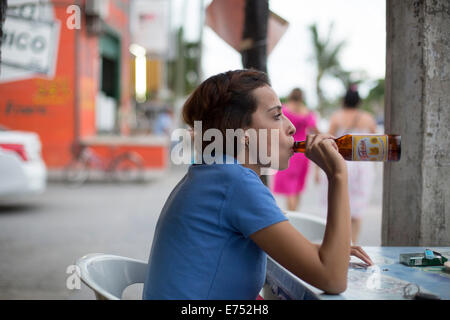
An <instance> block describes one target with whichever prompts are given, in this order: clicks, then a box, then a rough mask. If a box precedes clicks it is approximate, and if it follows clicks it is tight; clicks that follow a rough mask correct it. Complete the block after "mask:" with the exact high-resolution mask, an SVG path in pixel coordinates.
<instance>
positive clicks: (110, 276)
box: [76, 253, 147, 300]
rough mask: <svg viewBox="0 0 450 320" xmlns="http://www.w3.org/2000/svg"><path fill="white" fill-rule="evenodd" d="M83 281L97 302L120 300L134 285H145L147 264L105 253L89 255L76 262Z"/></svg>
mask: <svg viewBox="0 0 450 320" xmlns="http://www.w3.org/2000/svg"><path fill="white" fill-rule="evenodd" d="M76 265H77V266H78V267H79V268H80V273H81V275H80V276H81V281H83V283H84V284H86V285H87V286H88V287H89V288H91V289H92V290H93V291H94V293H95V297H96V298H97V300H120V299H121V298H122V293H123V291H124V290H125V289H126V288H127V287H129V286H130V285H132V284H135V283H144V281H145V276H146V272H147V262H144V261H140V260H136V259H131V258H126V257H121V256H115V255H110V254H103V253H92V254H88V255H86V256H84V257H82V258H80V259H78V261H77V262H76Z"/></svg>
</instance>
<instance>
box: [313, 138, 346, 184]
mask: <svg viewBox="0 0 450 320" xmlns="http://www.w3.org/2000/svg"><path fill="white" fill-rule="evenodd" d="M334 139H336V137H334V136H332V135H330V134H327V133H324V134H317V135H308V136H307V137H306V151H305V155H306V157H307V158H309V159H310V160H311V161H313V162H314V163H315V164H317V165H318V166H319V167H320V168H321V169H322V170H323V171H325V173H326V175H327V177H328V179H330V178H332V177H334V176H337V175H343V174H344V175H346V174H347V165H346V163H345V160H344V158H343V157H342V155H341V154H340V153H339V152H338V146H337V145H336V142H335V141H334Z"/></svg>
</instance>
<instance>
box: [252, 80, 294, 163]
mask: <svg viewBox="0 0 450 320" xmlns="http://www.w3.org/2000/svg"><path fill="white" fill-rule="evenodd" d="M252 93H253V95H254V97H255V98H256V101H257V109H256V111H255V112H254V113H253V114H252V124H251V128H254V129H255V130H256V131H257V132H258V146H259V145H260V142H259V140H260V138H261V136H260V135H262V136H265V135H266V139H265V140H266V141H267V144H266V143H264V144H263V146H262V147H263V148H264V147H266V148H267V149H266V150H263V149H262V148H259V147H258V164H261V165H262V166H263V167H271V168H273V169H276V170H284V169H286V168H287V167H288V166H289V159H290V157H291V156H292V155H293V154H294V152H293V150H292V147H293V144H294V137H293V135H294V133H295V127H294V125H293V124H292V122H291V121H290V120H289V119H288V118H286V116H285V115H284V114H283V113H282V111H281V102H280V99H278V96H277V95H276V93H275V91H273V89H272V88H271V87H269V86H264V87H260V88H257V89H255V90H253V92H252ZM261 129H266V130H265V131H266V133H265V132H264V130H261ZM276 131H278V138H277V139H275V140H273V139H274V138H275V137H276V135H274V136H273V137H274V138H272V135H273V134H275V133H276ZM272 140H273V141H272ZM261 152H262V153H261ZM261 155H262V157H266V156H268V157H269V158H270V159H272V160H273V159H277V163H273V162H274V161H271V163H269V164H266V163H267V161H261V160H262V159H261Z"/></svg>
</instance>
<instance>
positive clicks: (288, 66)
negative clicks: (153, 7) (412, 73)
mask: <svg viewBox="0 0 450 320" xmlns="http://www.w3.org/2000/svg"><path fill="white" fill-rule="evenodd" d="M205 1H206V2H205V5H206V6H207V5H208V4H209V3H210V2H211V1H210V0H205ZM269 7H270V10H271V11H273V12H275V13H276V14H278V15H279V16H281V17H282V18H284V19H285V20H287V21H288V22H289V24H290V25H289V28H288V30H287V31H286V33H285V34H284V36H283V38H281V40H280V42H279V43H278V44H277V46H276V47H275V49H274V50H273V51H272V53H271V54H270V56H269V57H268V65H267V67H268V73H269V76H270V79H271V82H272V87H273V88H274V90H275V92H276V93H277V94H278V95H279V96H286V95H287V94H288V93H289V92H290V90H291V89H292V88H294V87H300V88H302V89H303V90H304V93H305V97H306V102H307V104H308V105H309V106H310V107H312V108H314V107H315V104H316V103H317V99H316V96H315V68H314V65H313V63H312V62H311V59H310V58H311V56H312V55H313V47H312V40H311V36H310V33H309V31H308V26H309V25H310V24H312V23H317V24H318V26H319V34H320V35H321V36H322V37H325V36H326V35H327V32H328V27H329V25H330V23H331V22H334V27H333V33H332V35H333V37H332V39H333V40H334V41H336V42H339V41H342V40H345V41H346V46H345V47H344V48H343V50H342V52H341V55H340V61H341V64H342V66H343V67H344V68H345V69H347V70H349V71H365V72H366V73H367V76H368V78H369V79H378V78H384V74H385V52H386V21H385V20H386V18H385V17H386V7H385V0H314V1H311V0H271V1H269ZM192 14H194V13H192ZM191 21H192V20H191ZM202 54H203V57H202V58H203V61H202V67H203V78H204V79H206V78H207V77H209V76H212V75H214V74H217V73H220V72H224V71H227V70H233V69H239V68H242V63H241V57H240V54H239V53H238V52H237V51H235V50H234V49H233V48H231V47H230V46H229V45H228V44H227V43H225V42H224V41H223V40H222V39H220V38H219V37H218V36H217V35H216V33H215V32H214V31H212V30H211V29H210V28H209V27H207V26H205V28H204V30H203V53H202ZM323 89H324V91H325V94H326V95H327V96H329V97H339V96H340V95H342V94H343V93H344V91H345V90H344V88H343V87H342V85H341V84H340V83H339V82H337V81H333V80H330V79H328V80H327V79H326V81H324V82H323ZM369 89H370V85H369V84H367V85H365V86H364V85H362V86H360V93H361V95H362V96H363V97H364V96H365V95H367V93H368V90H369Z"/></svg>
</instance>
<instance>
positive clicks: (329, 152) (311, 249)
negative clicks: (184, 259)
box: [250, 134, 351, 294]
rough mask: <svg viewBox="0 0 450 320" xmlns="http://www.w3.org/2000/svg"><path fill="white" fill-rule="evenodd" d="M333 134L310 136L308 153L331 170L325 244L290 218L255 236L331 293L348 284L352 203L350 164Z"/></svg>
mask: <svg viewBox="0 0 450 320" xmlns="http://www.w3.org/2000/svg"><path fill="white" fill-rule="evenodd" d="M332 138H334V137H331V136H330V135H325V134H323V135H316V136H308V138H307V147H306V155H307V156H308V158H310V159H311V160H313V161H314V162H315V163H316V164H317V165H318V166H319V167H320V168H322V169H323V170H324V171H325V173H326V174H327V177H328V181H329V187H328V217H327V225H326V228H325V235H324V239H323V242H322V245H321V246H320V247H319V246H317V245H314V244H313V243H311V242H310V241H309V240H307V239H306V238H305V237H304V236H303V235H302V234H301V233H300V232H298V231H297V230H296V229H295V228H294V227H293V226H292V225H291V224H290V223H289V222H288V221H283V222H280V223H277V224H274V225H271V226H269V227H267V228H264V229H262V230H259V231H257V232H255V233H254V234H252V235H251V236H250V237H251V238H252V240H253V241H254V242H255V243H256V244H257V245H258V246H260V248H261V249H263V250H264V251H266V252H267V254H269V255H270V256H271V257H272V258H274V259H275V260H276V261H278V262H279V263H280V264H281V265H283V266H284V267H285V268H286V269H288V270H289V271H291V272H292V273H294V274H295V275H297V276H298V277H299V278H301V279H303V280H304V281H306V282H308V283H310V284H311V285H313V286H315V287H317V288H319V289H321V290H324V291H325V292H328V293H334V294H337V293H341V292H343V291H345V290H346V287H347V270H348V264H349V256H350V242H351V239H350V230H351V229H350V206H349V199H348V186H347V168H346V164H345V160H344V159H343V158H342V156H341V155H340V154H339V153H338V152H337V146H336V144H335V142H334V140H332Z"/></svg>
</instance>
